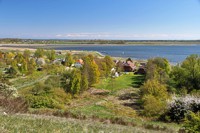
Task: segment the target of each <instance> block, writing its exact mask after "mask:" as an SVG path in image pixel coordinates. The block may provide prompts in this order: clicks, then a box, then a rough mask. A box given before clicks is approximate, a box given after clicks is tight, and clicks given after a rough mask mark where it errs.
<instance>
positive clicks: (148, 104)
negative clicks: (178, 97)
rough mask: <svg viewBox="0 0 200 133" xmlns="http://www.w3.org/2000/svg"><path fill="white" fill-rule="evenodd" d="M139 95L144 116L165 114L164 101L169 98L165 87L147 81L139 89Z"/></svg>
mask: <svg viewBox="0 0 200 133" xmlns="http://www.w3.org/2000/svg"><path fill="white" fill-rule="evenodd" d="M141 95H142V102H143V107H144V112H143V113H144V115H146V116H154V117H155V116H159V115H161V114H162V113H164V112H165V109H166V103H167V101H166V100H167V98H168V97H169V96H168V92H167V88H166V86H165V85H163V84H161V83H160V82H158V81H157V80H148V81H147V82H145V83H144V85H143V86H142V87H141ZM158 112H159V113H158Z"/></svg>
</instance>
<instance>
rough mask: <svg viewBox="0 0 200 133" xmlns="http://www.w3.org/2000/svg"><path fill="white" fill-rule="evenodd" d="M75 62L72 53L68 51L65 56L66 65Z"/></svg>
mask: <svg viewBox="0 0 200 133" xmlns="http://www.w3.org/2000/svg"><path fill="white" fill-rule="evenodd" d="M73 63H74V59H73V57H72V55H71V54H70V53H67V54H66V56H65V66H68V67H70V66H71V65H72V64H73Z"/></svg>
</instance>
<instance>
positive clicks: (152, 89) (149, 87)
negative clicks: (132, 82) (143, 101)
mask: <svg viewBox="0 0 200 133" xmlns="http://www.w3.org/2000/svg"><path fill="white" fill-rule="evenodd" d="M141 93H142V96H145V95H152V96H154V97H157V98H158V99H161V100H166V99H167V98H168V92H167V88H166V86H165V85H163V84H161V83H159V82H158V81H157V80H148V81H147V82H145V83H144V85H143V86H142V87H141Z"/></svg>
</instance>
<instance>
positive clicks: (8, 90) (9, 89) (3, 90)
mask: <svg viewBox="0 0 200 133" xmlns="http://www.w3.org/2000/svg"><path fill="white" fill-rule="evenodd" d="M0 95H2V96H3V97H5V98H9V97H17V96H18V91H17V89H16V88H15V87H13V86H9V85H7V84H4V83H0Z"/></svg>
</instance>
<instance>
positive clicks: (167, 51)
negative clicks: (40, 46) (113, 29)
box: [34, 45, 200, 63]
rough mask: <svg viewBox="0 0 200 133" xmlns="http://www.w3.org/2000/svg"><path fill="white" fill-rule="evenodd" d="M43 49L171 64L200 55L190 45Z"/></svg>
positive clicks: (84, 46)
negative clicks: (165, 59)
mask: <svg viewBox="0 0 200 133" xmlns="http://www.w3.org/2000/svg"><path fill="white" fill-rule="evenodd" d="M34 48H35V47H34ZM44 48H54V49H56V50H85V51H98V52H100V53H102V54H104V55H110V56H115V57H126V58H128V57H130V58H134V59H149V58H152V57H165V58H167V59H168V60H169V61H170V62H171V63H178V62H181V61H183V60H184V59H185V58H186V57H187V56H188V55H191V54H199V55H200V45H190V46H133V45H123V46H119V45H117V46H116V45H114V46H111V45H109V46H108V45H101V46H98V45H81V46H80V45H76V46H70V45H68V46H66V45H51V46H48V47H44Z"/></svg>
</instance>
